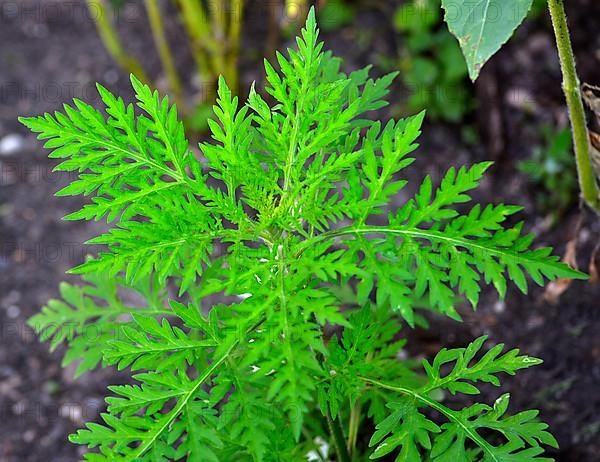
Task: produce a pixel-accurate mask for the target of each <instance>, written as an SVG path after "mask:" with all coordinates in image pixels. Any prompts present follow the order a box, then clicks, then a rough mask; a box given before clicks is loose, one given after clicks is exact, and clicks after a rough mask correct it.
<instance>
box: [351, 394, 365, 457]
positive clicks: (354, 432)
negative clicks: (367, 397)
mask: <svg viewBox="0 0 600 462" xmlns="http://www.w3.org/2000/svg"><path fill="white" fill-rule="evenodd" d="M361 412H362V406H361V405H360V403H359V402H357V403H356V404H355V405H354V406H352V411H350V423H349V424H348V448H349V451H350V453H354V451H355V450H356V441H357V439H358V427H359V425H360V415H361Z"/></svg>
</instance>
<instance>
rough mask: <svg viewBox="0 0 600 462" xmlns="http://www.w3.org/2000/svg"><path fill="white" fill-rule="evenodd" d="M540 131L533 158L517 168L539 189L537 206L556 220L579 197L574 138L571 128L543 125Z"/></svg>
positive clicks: (522, 162)
mask: <svg viewBox="0 0 600 462" xmlns="http://www.w3.org/2000/svg"><path fill="white" fill-rule="evenodd" d="M540 134H541V138H542V142H541V144H540V145H538V146H536V147H535V148H534V150H533V152H532V155H531V158H529V159H527V160H524V161H521V162H519V164H518V168H519V170H520V171H521V172H522V173H524V174H525V175H526V176H527V177H528V178H529V179H530V181H531V183H532V186H534V189H535V190H536V193H535V199H536V205H537V207H538V208H539V209H540V211H541V212H542V213H544V214H551V216H552V218H553V221H556V220H557V219H558V218H560V217H561V216H562V215H563V214H564V213H565V212H566V211H567V210H568V209H569V207H571V206H572V205H573V204H574V203H575V201H576V200H577V191H578V184H577V173H576V170H575V158H574V156H573V140H572V136H571V130H570V129H569V128H563V129H562V130H559V131H556V130H554V129H553V128H552V127H551V126H550V125H544V126H543V127H542V128H541V130H540Z"/></svg>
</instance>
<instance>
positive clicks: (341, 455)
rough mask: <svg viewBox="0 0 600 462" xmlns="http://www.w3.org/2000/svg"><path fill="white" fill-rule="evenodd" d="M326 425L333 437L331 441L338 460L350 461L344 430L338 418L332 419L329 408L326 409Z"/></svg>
mask: <svg viewBox="0 0 600 462" xmlns="http://www.w3.org/2000/svg"><path fill="white" fill-rule="evenodd" d="M327 426H328V427H329V433H331V436H332V437H333V443H334V445H335V450H336V452H337V455H338V459H339V461H340V462H350V461H351V459H350V454H348V448H347V447H346V441H345V439H344V432H343V431H342V427H341V426H340V422H339V420H338V419H335V420H334V419H332V418H331V414H330V413H329V410H328V411H327Z"/></svg>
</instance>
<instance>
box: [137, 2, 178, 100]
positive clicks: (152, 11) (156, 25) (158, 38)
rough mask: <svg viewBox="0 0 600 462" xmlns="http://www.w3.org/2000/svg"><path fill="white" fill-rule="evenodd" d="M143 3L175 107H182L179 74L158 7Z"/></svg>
mask: <svg viewBox="0 0 600 462" xmlns="http://www.w3.org/2000/svg"><path fill="white" fill-rule="evenodd" d="M144 3H145V5H146V10H147V11H148V19H149V20H150V28H151V29H152V36H153V37H154V43H155V44H156V48H157V50H158V54H159V56H160V60H161V62H162V65H163V67H164V69H165V72H166V73H167V78H168V79H169V85H170V87H171V91H172V92H173V96H174V98H175V101H176V102H177V105H178V106H180V107H182V106H183V104H184V101H183V98H182V85H181V80H180V79H179V74H178V73H177V69H176V68H175V63H174V62H173V55H172V53H171V49H170V48H169V43H168V42H167V38H166V35H165V28H164V24H163V20H162V17H161V12H160V9H159V7H158V1H157V0H144Z"/></svg>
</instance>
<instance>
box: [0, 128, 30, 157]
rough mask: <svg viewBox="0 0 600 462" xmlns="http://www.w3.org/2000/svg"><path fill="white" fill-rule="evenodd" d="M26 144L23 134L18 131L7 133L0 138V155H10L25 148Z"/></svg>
mask: <svg viewBox="0 0 600 462" xmlns="http://www.w3.org/2000/svg"><path fill="white" fill-rule="evenodd" d="M24 144H25V140H24V139H23V137H22V136H21V135H17V134H16V133H11V134H10V135H6V136H5V137H4V138H2V139H0V156H10V155H12V154H14V153H16V152H18V151H20V150H21V149H23V145H24Z"/></svg>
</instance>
